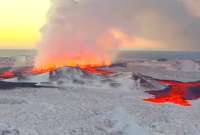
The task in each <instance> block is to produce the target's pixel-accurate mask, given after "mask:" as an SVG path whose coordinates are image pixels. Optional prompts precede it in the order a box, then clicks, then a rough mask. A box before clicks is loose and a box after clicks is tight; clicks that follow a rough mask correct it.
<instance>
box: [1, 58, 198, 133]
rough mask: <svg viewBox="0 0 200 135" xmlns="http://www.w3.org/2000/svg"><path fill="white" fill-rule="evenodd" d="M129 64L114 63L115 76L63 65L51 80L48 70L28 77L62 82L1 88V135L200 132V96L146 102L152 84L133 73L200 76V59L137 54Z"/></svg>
mask: <svg viewBox="0 0 200 135" xmlns="http://www.w3.org/2000/svg"><path fill="white" fill-rule="evenodd" d="M181 64H183V65H184V67H185V68H183V69H180V68H182V66H181ZM127 65H128V67H112V68H111V70H115V71H117V74H115V75H112V76H109V77H101V76H95V75H88V74H85V73H83V72H81V71H80V70H78V69H70V68H63V69H60V70H61V71H59V72H58V75H57V76H54V78H53V79H50V80H48V77H47V74H44V75H39V76H34V77H29V78H28V79H27V80H28V82H35V81H36V82H37V83H38V82H43V83H39V85H52V86H56V88H37V89H36V88H15V89H11V90H3V89H2V90H0V110H1V111H0V135H199V133H200V117H199V113H200V100H195V101H192V106H191V107H180V106H177V105H174V104H163V105H155V104H151V103H146V102H144V101H143V99H144V98H147V97H151V95H148V94H147V93H145V92H144V91H145V90H147V89H148V88H145V87H142V86H140V85H139V84H138V83H137V82H136V81H135V80H134V79H132V75H133V72H134V73H138V72H139V73H142V74H145V75H150V76H153V77H157V78H160V79H176V80H182V81H190V80H200V70H199V67H198V68H197V66H199V64H198V62H196V61H188V60H185V61H178V60H174V61H165V62H163V61H162V62H161V61H147V60H143V61H139V60H137V61H132V62H129V63H128V64H127ZM194 65H195V66H194ZM6 81H18V80H17V79H16V78H15V79H8V80H6ZM22 82H23V80H22ZM44 82H45V83H44Z"/></svg>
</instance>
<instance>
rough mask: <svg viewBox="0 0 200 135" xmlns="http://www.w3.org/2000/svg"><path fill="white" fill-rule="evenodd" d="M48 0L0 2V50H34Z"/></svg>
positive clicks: (10, 0)
mask: <svg viewBox="0 0 200 135" xmlns="http://www.w3.org/2000/svg"><path fill="white" fill-rule="evenodd" d="M49 7H50V2H49V0H0V48H34V47H35V46H36V44H37V42H38V41H39V40H40V28H41V27H42V26H43V25H44V24H45V23H46V16H47V12H48V10H49Z"/></svg>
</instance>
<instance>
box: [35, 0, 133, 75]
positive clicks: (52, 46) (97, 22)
mask: <svg viewBox="0 0 200 135" xmlns="http://www.w3.org/2000/svg"><path fill="white" fill-rule="evenodd" d="M131 3H132V2H131V1H130V0H127V1H125V2H124V1H115V0H111V1H107V0H103V1H99V0H83V1H77V0H67V1H65V0H59V1H55V0H54V1H52V7H51V9H50V11H49V14H48V20H49V21H48V23H47V24H46V25H45V26H44V27H43V28H42V30H41V32H42V39H41V42H40V43H39V46H38V55H37V57H36V62H35V68H37V69H49V68H58V67H63V66H71V67H80V68H82V69H86V68H88V67H101V66H108V65H111V63H112V61H113V59H114V58H115V56H116V53H117V51H118V49H119V48H120V47H123V46H125V44H126V45H130V46H131V45H132V44H133V39H132V38H130V39H129V38H127V37H129V35H130V34H131V32H132V25H133V23H132V21H131V20H130V17H131V16H133V14H132V13H131V12H130V11H129V10H123V9H127V8H130V10H131V7H127V5H131ZM118 7H120V8H121V9H122V10H118V9H117V8H118ZM123 17H124V18H123ZM127 17H128V18H129V19H128V18H127ZM115 31H117V33H122V34H121V35H127V37H125V36H124V37H119V36H117V34H116V32H115ZM131 37H132V35H131ZM125 41H126V42H125ZM90 71H91V70H90Z"/></svg>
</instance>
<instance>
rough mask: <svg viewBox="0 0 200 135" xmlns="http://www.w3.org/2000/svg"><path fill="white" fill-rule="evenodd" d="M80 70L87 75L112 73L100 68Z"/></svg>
mask: <svg viewBox="0 0 200 135" xmlns="http://www.w3.org/2000/svg"><path fill="white" fill-rule="evenodd" d="M81 70H83V71H85V72H87V73H90V74H95V75H111V74H113V73H114V72H112V71H108V70H104V69H100V68H97V67H88V68H81Z"/></svg>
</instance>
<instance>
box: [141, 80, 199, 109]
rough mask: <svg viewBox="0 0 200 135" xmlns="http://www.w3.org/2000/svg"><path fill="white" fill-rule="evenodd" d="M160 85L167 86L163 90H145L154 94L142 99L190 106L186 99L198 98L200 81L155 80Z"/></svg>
mask: <svg viewBox="0 0 200 135" xmlns="http://www.w3.org/2000/svg"><path fill="white" fill-rule="evenodd" d="M157 81H158V82H159V83H160V84H161V85H165V86H167V87H166V88H165V89H164V90H159V91H147V93H149V94H152V95H154V98H148V99H144V101H147V102H152V103H157V104H163V103H173V104H177V105H180V106H191V103H189V101H188V100H194V99H198V98H200V81H198V82H178V81H170V80H157Z"/></svg>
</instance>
